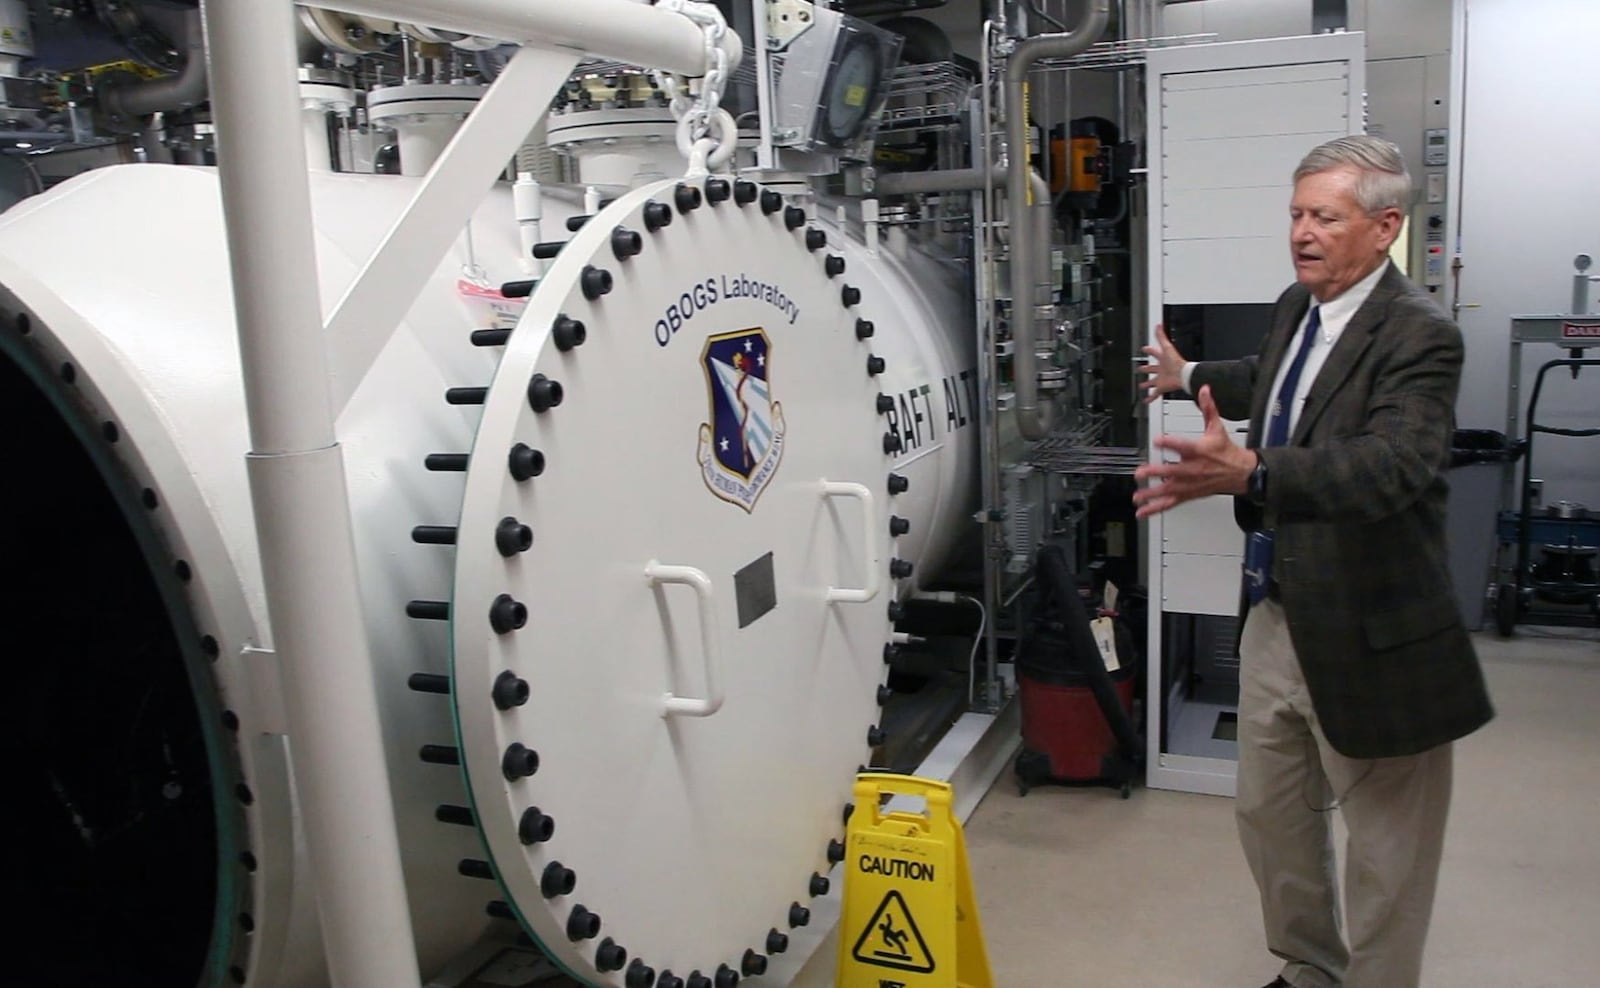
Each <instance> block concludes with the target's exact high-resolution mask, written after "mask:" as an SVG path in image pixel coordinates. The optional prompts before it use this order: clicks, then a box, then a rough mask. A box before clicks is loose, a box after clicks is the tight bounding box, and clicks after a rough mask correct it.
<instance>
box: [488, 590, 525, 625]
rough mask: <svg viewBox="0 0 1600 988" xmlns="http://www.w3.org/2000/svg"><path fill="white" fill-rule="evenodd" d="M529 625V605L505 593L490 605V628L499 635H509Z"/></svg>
mask: <svg viewBox="0 0 1600 988" xmlns="http://www.w3.org/2000/svg"><path fill="white" fill-rule="evenodd" d="M527 623H528V605H526V604H524V603H522V601H520V600H517V599H516V598H514V597H512V596H511V595H510V594H508V593H503V594H501V595H500V596H498V597H496V598H495V599H494V603H492V604H490V605H489V627H491V628H493V629H494V633H495V634H497V635H509V634H510V633H511V632H513V631H516V630H518V629H519V628H521V627H522V626H523V625H525V624H527Z"/></svg>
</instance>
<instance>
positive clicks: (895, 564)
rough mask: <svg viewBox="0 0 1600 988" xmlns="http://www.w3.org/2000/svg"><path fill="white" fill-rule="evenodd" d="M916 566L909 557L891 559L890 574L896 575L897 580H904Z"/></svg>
mask: <svg viewBox="0 0 1600 988" xmlns="http://www.w3.org/2000/svg"><path fill="white" fill-rule="evenodd" d="M914 568H915V567H913V566H912V564H911V561H910V560H907V559H891V560H889V575H890V576H892V577H894V578H895V579H896V580H904V579H905V578H906V577H908V576H910V575H911V571H912V570H913V569H914Z"/></svg>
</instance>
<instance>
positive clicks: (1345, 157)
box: [1294, 134, 1411, 213]
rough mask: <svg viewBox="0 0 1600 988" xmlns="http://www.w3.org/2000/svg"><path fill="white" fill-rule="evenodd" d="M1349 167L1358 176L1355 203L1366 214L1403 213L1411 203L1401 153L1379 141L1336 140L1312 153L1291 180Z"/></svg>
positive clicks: (1364, 137) (1361, 137)
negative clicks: (1383, 211)
mask: <svg viewBox="0 0 1600 988" xmlns="http://www.w3.org/2000/svg"><path fill="white" fill-rule="evenodd" d="M1345 165H1348V166H1351V167H1353V168H1355V169H1356V170H1357V171H1358V172H1360V176H1359V177H1358V178H1357V179H1356V202H1358V203H1360V204H1361V208H1362V209H1364V210H1366V211H1367V212H1369V213H1376V212H1379V211H1380V210H1384V209H1398V210H1401V211H1404V210H1405V208H1406V206H1408V205H1409V204H1410V202H1411V175H1410V173H1408V172H1407V171H1406V162H1405V159H1404V158H1403V157H1401V155H1400V149H1399V148H1398V147H1396V146H1395V145H1393V144H1392V143H1390V142H1389V141H1386V140H1384V139H1383V138H1381V137H1369V136H1368V135H1366V134H1356V135H1354V136H1351V137H1339V138H1335V139H1334V140H1331V141H1328V142H1327V143H1326V144H1319V145H1317V146H1316V147H1314V148H1312V149H1311V153H1310V154H1307V155H1306V156H1305V158H1304V159H1302V160H1301V162H1300V167H1298V168H1296V169H1295V170H1294V180H1295V181H1296V182H1298V181H1300V180H1301V179H1302V178H1304V177H1305V176H1307V175H1314V174H1316V173H1317V172H1325V171H1328V170H1329V169H1331V168H1339V167H1341V166H1345Z"/></svg>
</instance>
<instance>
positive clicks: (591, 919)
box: [546, 867, 600, 943]
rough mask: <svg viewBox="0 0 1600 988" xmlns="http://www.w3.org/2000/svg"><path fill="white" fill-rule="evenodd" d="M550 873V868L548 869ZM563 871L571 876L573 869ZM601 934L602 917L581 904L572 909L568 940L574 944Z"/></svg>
mask: <svg viewBox="0 0 1600 988" xmlns="http://www.w3.org/2000/svg"><path fill="white" fill-rule="evenodd" d="M546 870H547V871H548V870H549V869H548V867H547V868H546ZM562 871H565V872H567V873H568V874H571V869H567V868H563V869H562ZM599 933H600V917H599V916H596V915H595V914H594V913H592V912H590V911H589V910H587V909H585V908H584V907H583V906H582V905H581V904H580V905H576V906H573V907H572V912H570V913H567V939H568V940H571V941H572V942H573V943H577V942H578V941H579V940H592V939H594V938H595V937H596V936H598V935H599Z"/></svg>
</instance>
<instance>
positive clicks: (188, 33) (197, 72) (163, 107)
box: [100, 8, 206, 120]
mask: <svg viewBox="0 0 1600 988" xmlns="http://www.w3.org/2000/svg"><path fill="white" fill-rule="evenodd" d="M183 48H184V55H183V67H182V68H180V69H179V70H178V71H177V73H176V74H174V75H169V76H163V77H161V78H160V79H151V80H149V81H145V82H133V83H127V84H125V85H117V86H107V87H106V88H105V89H103V90H102V91H101V93H100V99H101V102H102V104H103V105H104V106H105V108H106V110H107V111H108V112H109V113H110V114H112V115H113V116H118V117H122V118H124V119H127V120H133V119H137V118H138V117H144V116H149V115H150V114H152V113H169V112H171V111H174V110H187V109H189V108H190V107H193V106H199V105H200V104H201V103H204V102H205V101H206V39H205V28H204V26H203V24H202V21H201V18H200V10H199V8H195V9H194V10H191V11H187V12H186V13H185V14H184V18H183Z"/></svg>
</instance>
